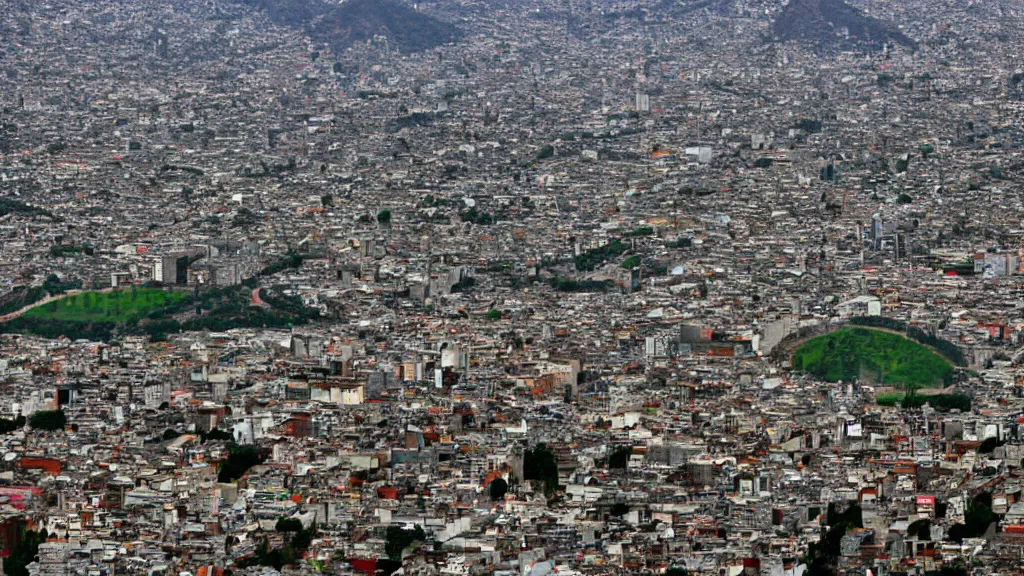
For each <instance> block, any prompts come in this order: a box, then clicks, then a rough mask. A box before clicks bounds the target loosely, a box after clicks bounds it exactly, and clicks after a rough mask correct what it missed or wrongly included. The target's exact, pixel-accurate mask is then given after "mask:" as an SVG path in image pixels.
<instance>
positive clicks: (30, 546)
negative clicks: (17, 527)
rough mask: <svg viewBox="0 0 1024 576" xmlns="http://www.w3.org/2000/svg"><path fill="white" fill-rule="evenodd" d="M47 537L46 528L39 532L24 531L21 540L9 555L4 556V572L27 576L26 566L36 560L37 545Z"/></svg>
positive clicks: (9, 575)
mask: <svg viewBox="0 0 1024 576" xmlns="http://www.w3.org/2000/svg"><path fill="white" fill-rule="evenodd" d="M47 537H48V535H47V533H46V530H43V531H41V532H36V531H34V530H27V531H25V533H24V535H23V537H22V538H21V542H19V543H18V545H17V546H15V547H14V549H13V550H12V551H11V554H10V556H8V557H7V558H4V574H6V575H7V576H28V568H27V566H28V565H29V564H31V563H32V562H34V561H35V560H36V556H38V554H39V545H40V544H42V543H43V542H46V538H47Z"/></svg>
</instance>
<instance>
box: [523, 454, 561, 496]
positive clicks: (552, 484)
mask: <svg viewBox="0 0 1024 576" xmlns="http://www.w3.org/2000/svg"><path fill="white" fill-rule="evenodd" d="M523 479H524V480H536V481H539V482H541V483H542V485H543V486H544V493H545V494H553V493H554V492H555V490H557V489H558V464H557V463H556V462H555V454H554V452H552V451H551V450H549V449H548V447H547V446H546V445H545V444H543V443H540V444H537V446H536V448H534V449H532V450H527V451H526V453H525V454H524V456H523Z"/></svg>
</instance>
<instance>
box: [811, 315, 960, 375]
mask: <svg viewBox="0 0 1024 576" xmlns="http://www.w3.org/2000/svg"><path fill="white" fill-rule="evenodd" d="M791 364H792V366H793V368H794V369H795V370H803V371H806V372H810V373H811V374H813V375H815V376H816V377H818V378H821V379H822V380H826V381H828V382H838V381H840V380H842V381H844V382H851V381H853V380H855V379H857V378H860V379H861V380H862V381H863V380H868V381H871V382H874V383H877V384H884V385H886V386H894V387H905V386H912V387H914V388H932V387H937V386H941V385H943V384H946V383H949V382H951V381H952V377H953V367H952V366H951V365H950V363H949V362H948V361H947V360H946V359H945V358H943V357H941V356H939V355H938V354H936V353H935V352H932V351H931V350H930V349H928V348H927V347H925V346H922V345H921V344H918V343H917V342H914V341H913V340H910V339H908V338H904V337H902V336H899V335H896V334H892V333H890V332H883V331H881V330H871V329H869V328H843V329H841V330H837V331H835V332H832V333H830V334H825V335H824V336H819V337H817V338H814V339H811V340H808V341H807V342H805V343H804V344H803V345H802V346H800V347H799V348H797V350H796V352H794V353H793V358H792V361H791Z"/></svg>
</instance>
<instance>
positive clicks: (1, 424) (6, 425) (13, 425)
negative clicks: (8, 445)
mask: <svg viewBox="0 0 1024 576" xmlns="http://www.w3.org/2000/svg"><path fill="white" fill-rule="evenodd" d="M23 426H25V417H24V416H21V415H19V416H18V417H17V418H15V419H14V420H11V419H9V418H0V434H8V433H10V432H14V431H15V430H18V429H19V428H21V427H23Z"/></svg>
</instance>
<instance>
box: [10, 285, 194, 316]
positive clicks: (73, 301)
mask: <svg viewBox="0 0 1024 576" xmlns="http://www.w3.org/2000/svg"><path fill="white" fill-rule="evenodd" d="M187 296H188V295H187V294H186V293H185V292H174V291H170V290H161V289H159V288H128V289H125V290H115V291H113V292H82V293H79V294H74V295H72V296H67V297H65V298H61V299H60V300H55V301H53V302H49V303H47V304H43V305H41V306H37V307H35V308H33V309H31V310H29V311H28V312H26V313H25V314H24V315H23V318H27V319H38V320H58V321H62V322H129V321H132V320H138V319H140V318H143V317H145V316H146V315H147V314H149V313H150V312H152V311H154V310H157V309H160V308H163V307H164V306H168V305H171V304H176V303H178V302H181V301H182V300H184V299H185V298H186V297H187Z"/></svg>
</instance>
